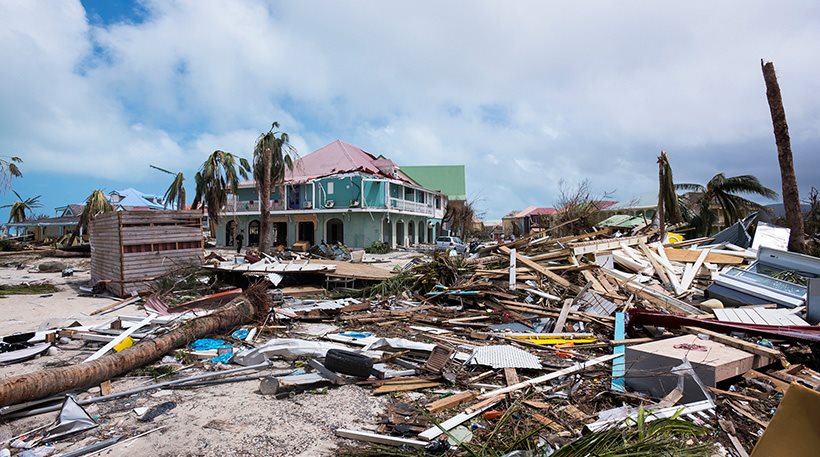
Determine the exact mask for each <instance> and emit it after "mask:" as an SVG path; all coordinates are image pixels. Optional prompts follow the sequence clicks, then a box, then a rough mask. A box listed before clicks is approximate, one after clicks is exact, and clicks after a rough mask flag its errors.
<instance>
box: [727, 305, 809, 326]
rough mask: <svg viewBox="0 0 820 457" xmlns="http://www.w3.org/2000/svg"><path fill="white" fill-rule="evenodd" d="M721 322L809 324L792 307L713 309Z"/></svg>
mask: <svg viewBox="0 0 820 457" xmlns="http://www.w3.org/2000/svg"><path fill="white" fill-rule="evenodd" d="M712 312H713V313H714V314H715V317H717V319H718V320H719V321H721V322H741V323H744V324H759V325H800V326H803V325H809V323H808V322H806V321H804V320H803V319H801V318H800V317H798V316H797V315H796V314H794V312H793V311H792V310H790V309H756V308H724V309H715V310H713V311H712Z"/></svg>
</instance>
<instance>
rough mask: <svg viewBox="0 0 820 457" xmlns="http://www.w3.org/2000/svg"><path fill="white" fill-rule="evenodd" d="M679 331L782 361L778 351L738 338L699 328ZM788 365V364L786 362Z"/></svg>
mask: <svg viewBox="0 0 820 457" xmlns="http://www.w3.org/2000/svg"><path fill="white" fill-rule="evenodd" d="M681 330H683V331H684V332H687V333H692V334H695V335H697V334H698V333H701V334H703V335H706V336H708V337H709V338H711V339H713V340H715V341H717V342H719V343H723V344H725V345H726V346H731V347H733V348H737V349H742V350H744V351H746V352H751V353H752V354H756V355H759V356H762V357H768V358H771V359H778V360H780V359H783V353H781V352H780V351H778V350H777V349H771V348H767V347H766V346H761V345H759V344H754V343H750V342H748V341H745V340H741V339H740V338H735V337H733V336H729V335H724V334H723V333H718V332H713V331H711V330H706V329H703V328H700V327H688V326H684V327H681ZM787 363H788V362H787Z"/></svg>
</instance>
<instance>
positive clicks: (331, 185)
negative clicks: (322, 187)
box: [327, 181, 333, 195]
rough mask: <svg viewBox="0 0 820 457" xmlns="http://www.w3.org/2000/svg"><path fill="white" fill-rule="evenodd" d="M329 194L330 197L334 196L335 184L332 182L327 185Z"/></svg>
mask: <svg viewBox="0 0 820 457" xmlns="http://www.w3.org/2000/svg"><path fill="white" fill-rule="evenodd" d="M327 194H328V195H333V182H332V181H331V182H329V183H327Z"/></svg>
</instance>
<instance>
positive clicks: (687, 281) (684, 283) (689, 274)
mask: <svg viewBox="0 0 820 457" xmlns="http://www.w3.org/2000/svg"><path fill="white" fill-rule="evenodd" d="M708 255H709V250H708V249H704V250H703V251H701V252H700V255H699V256H698V258H697V259H695V263H694V265H692V268H691V269H689V265H687V266H686V267H687V271H686V273H684V274H683V279H682V280H681V284H680V286H681V289H683V290H688V289H689V287H691V286H692V282H693V281H694V280H695V275H696V274H698V270H700V267H701V265H703V262H704V261H705V260H706V256H708Z"/></svg>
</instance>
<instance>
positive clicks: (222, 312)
mask: <svg viewBox="0 0 820 457" xmlns="http://www.w3.org/2000/svg"><path fill="white" fill-rule="evenodd" d="M253 287H260V286H253ZM249 296H250V297H251V298H250V299H248V298H245V297H244V296H241V297H238V298H236V299H234V300H233V301H231V302H230V303H228V304H227V305H225V306H224V307H223V308H221V309H219V310H217V311H216V312H214V313H212V314H209V315H207V316H203V317H199V318H196V319H193V320H191V321H188V322H186V323H184V324H182V325H181V326H179V327H178V328H176V329H174V330H171V331H169V332H168V333H165V334H163V335H160V336H158V337H156V338H146V339H143V340H142V341H140V342H139V343H138V344H136V345H134V346H133V347H131V348H129V349H127V350H125V351H122V352H118V353H116V354H111V355H106V356H103V357H100V358H99V359H97V360H93V361H90V362H87V363H82V364H79V365H71V366H67V367H60V368H51V369H46V370H40V371H35V372H33V373H27V374H22V375H18V376H11V377H9V378H5V379H2V380H0V406H8V405H14V404H18V403H22V402H26V401H31V400H38V399H40V398H45V397H48V396H50V395H55V394H60V393H63V392H66V391H70V390H74V389H82V388H87V387H89V386H93V385H96V384H100V383H101V382H103V381H106V380H108V379H112V378H114V377H116V376H119V375H122V374H125V373H128V372H129V371H131V370H133V369H135V368H139V367H142V366H145V365H147V364H149V363H151V362H153V361H155V360H157V359H159V358H161V357H162V356H164V355H166V354H168V353H170V352H171V351H173V350H174V349H176V348H179V347H182V346H185V345H186V344H189V343H190V342H192V341H194V340H196V339H198V338H203V337H205V336H208V335H210V334H213V333H216V332H219V331H223V330H226V329H230V328H232V327H236V326H238V325H241V324H244V323H247V322H250V321H252V320H255V319H257V320H263V319H264V318H265V317H266V315H267V313H268V311H269V310H270V306H269V302H268V300H266V299H265V297H266V295H265V294H264V293H250V294H249Z"/></svg>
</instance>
